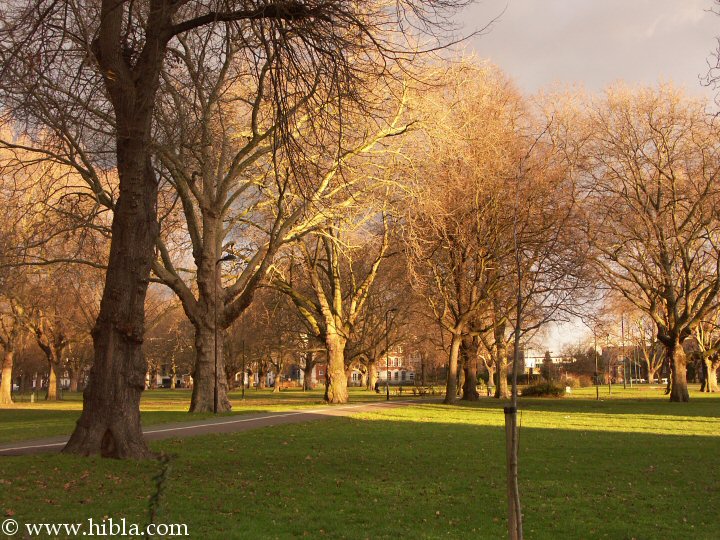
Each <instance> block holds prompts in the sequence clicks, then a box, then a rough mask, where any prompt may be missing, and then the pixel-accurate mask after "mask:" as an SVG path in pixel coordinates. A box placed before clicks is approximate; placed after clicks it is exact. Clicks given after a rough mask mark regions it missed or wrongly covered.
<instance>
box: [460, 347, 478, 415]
mask: <svg viewBox="0 0 720 540" xmlns="http://www.w3.org/2000/svg"><path fill="white" fill-rule="evenodd" d="M462 355H463V369H464V370H465V381H464V385H463V396H462V398H463V400H465V401H477V400H478V399H480V394H479V393H478V391H477V345H476V344H475V343H473V340H472V338H465V339H463V343H462Z"/></svg>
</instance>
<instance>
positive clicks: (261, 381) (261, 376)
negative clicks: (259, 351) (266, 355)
mask: <svg viewBox="0 0 720 540" xmlns="http://www.w3.org/2000/svg"><path fill="white" fill-rule="evenodd" d="M266 382H267V378H266V377H265V367H264V366H263V365H259V366H258V372H257V387H256V388H257V389H258V390H264V389H265V383H266Z"/></svg>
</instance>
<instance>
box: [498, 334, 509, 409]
mask: <svg viewBox="0 0 720 540" xmlns="http://www.w3.org/2000/svg"><path fill="white" fill-rule="evenodd" d="M495 365H496V366H497V385H496V386H495V397H496V398H498V399H507V398H509V397H510V388H509V386H508V381H507V379H508V359H507V347H505V343H502V345H498V346H497V358H495Z"/></svg>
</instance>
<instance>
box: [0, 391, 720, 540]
mask: <svg viewBox="0 0 720 540" xmlns="http://www.w3.org/2000/svg"><path fill="white" fill-rule="evenodd" d="M593 391H594V390H593ZM653 395H654V394H653ZM501 406H502V404H501V403H498V402H495V401H493V400H484V401H481V402H479V403H475V404H470V405H461V406H445V405H440V404H434V403H424V404H421V405H417V406H412V407H407V408H399V409H391V410H382V411H378V412H376V413H372V414H362V415H357V416H354V417H350V418H333V419H329V420H325V421H321V422H312V423H305V424H295V425H284V426H276V427H273V428H268V429H261V430H255V431H250V432H244V433H238V434H233V435H213V436H204V437H197V438H189V439H185V440H181V439H171V440H167V441H162V442H158V443H153V448H154V449H155V450H157V451H159V452H164V453H165V454H166V455H169V456H171V460H170V465H169V470H168V472H167V476H166V478H167V479H166V480H165V484H164V491H163V495H162V497H161V500H160V505H159V507H158V513H157V518H156V521H157V522H161V523H184V524H187V526H188V529H189V532H190V535H191V537H193V538H253V539H254V538H295V537H302V536H305V537H310V538H318V537H327V538H398V537H401V538H465V537H469V536H472V537H479V538H498V537H502V536H504V535H505V473H504V431H503V428H502V422H503V415H502V409H501ZM521 408H522V428H521V457H520V474H521V492H522V501H523V509H524V515H525V530H526V536H527V537H528V538H552V539H555V538H612V539H615V538H628V539H629V538H638V539H640V538H642V539H652V538H658V539H665V538H708V539H710V538H717V537H718V535H719V534H720V530H719V528H718V520H717V508H719V507H720V474H719V473H718V468H717V460H716V458H717V456H718V455H720V437H719V436H718V426H720V418H718V417H719V416H720V399H718V397H717V396H714V397H711V398H706V399H696V400H694V401H692V402H690V403H684V404H683V403H681V404H671V403H667V402H665V399H664V396H658V397H656V398H654V399H653V398H651V397H650V396H644V397H643V398H642V399H622V398H620V397H618V396H616V397H614V398H613V399H608V400H604V401H595V400H588V399H584V398H582V397H575V398H574V399H560V400H553V399H534V400H523V401H522V404H521ZM159 470H160V464H159V463H158V462H155V461H144V462H118V461H108V460H99V459H94V458H93V459H83V458H76V457H70V456H59V455H46V456H32V457H31V456H28V457H16V458H3V460H2V461H0V482H2V486H0V511H1V512H5V514H6V515H9V514H12V515H13V519H17V520H18V521H19V522H20V523H31V522H35V523H36V522H59V523H62V522H69V521H77V522H83V521H84V520H87V519H88V518H89V517H93V518H94V519H95V520H96V521H99V520H102V518H103V516H109V517H112V518H113V519H114V520H115V521H118V520H119V519H120V518H122V517H125V518H126V519H128V521H130V522H136V523H139V524H144V523H147V521H148V506H149V500H150V498H151V497H152V495H153V494H154V493H155V490H156V489H155V488H156V484H155V481H154V480H153V478H154V477H156V476H157V474H158V471H159ZM61 537H62V536H61Z"/></svg>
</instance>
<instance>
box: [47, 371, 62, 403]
mask: <svg viewBox="0 0 720 540" xmlns="http://www.w3.org/2000/svg"><path fill="white" fill-rule="evenodd" d="M48 367H49V373H48V387H47V392H46V393H45V400H46V401H58V400H59V399H60V392H58V387H59V386H60V380H59V379H58V376H57V366H56V364H55V362H52V361H48Z"/></svg>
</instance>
